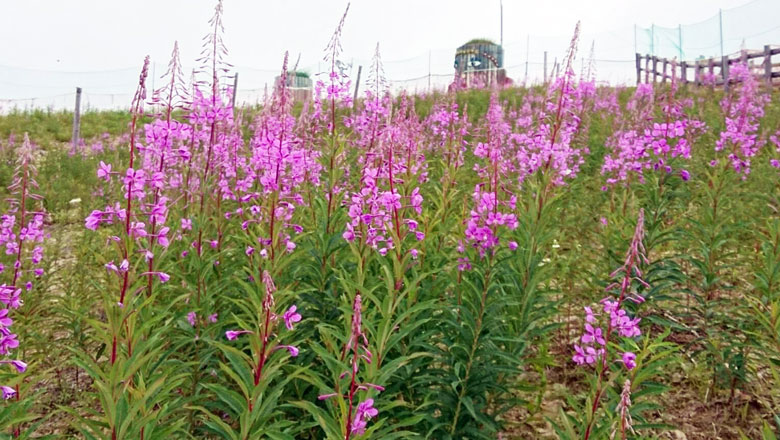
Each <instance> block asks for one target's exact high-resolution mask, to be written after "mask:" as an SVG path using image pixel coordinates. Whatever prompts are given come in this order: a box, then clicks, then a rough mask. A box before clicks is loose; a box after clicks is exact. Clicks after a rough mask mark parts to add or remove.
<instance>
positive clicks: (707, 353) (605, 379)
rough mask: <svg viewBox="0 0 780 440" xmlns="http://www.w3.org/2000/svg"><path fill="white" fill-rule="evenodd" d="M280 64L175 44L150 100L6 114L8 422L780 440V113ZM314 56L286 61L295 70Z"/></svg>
mask: <svg viewBox="0 0 780 440" xmlns="http://www.w3.org/2000/svg"><path fill="white" fill-rule="evenodd" d="M345 18H346V14H345V16H344V17H342V19H341V21H340V22H339V23H338V26H337V29H336V31H335V33H334V35H333V39H332V40H331V41H330V43H329V44H328V46H327V49H326V61H327V62H328V63H329V65H330V66H331V69H330V73H329V74H328V75H325V76H322V77H321V78H320V79H319V81H318V82H317V85H316V91H315V97H314V99H313V100H312V101H310V102H303V103H301V102H296V103H293V102H292V98H291V94H290V91H289V90H287V89H286V87H285V82H284V81H280V83H279V84H278V85H277V86H276V88H275V90H273V94H272V95H271V96H269V97H268V99H267V100H266V102H265V104H264V105H263V106H261V107H258V108H235V109H234V108H232V106H231V104H230V103H231V94H232V90H230V88H228V87H225V86H224V84H225V83H227V81H226V80H225V79H224V73H225V72H226V61H225V57H226V54H227V51H226V49H225V48H224V47H223V46H222V39H221V33H222V22H221V5H219V6H218V7H217V9H216V12H215V15H214V18H213V19H212V21H211V22H210V23H211V25H212V27H213V33H211V34H210V35H209V36H208V37H207V38H206V40H205V44H204V53H203V58H202V60H201V61H202V62H203V69H202V72H201V76H202V78H201V79H200V80H199V81H197V82H194V83H187V82H185V81H184V75H183V73H182V71H181V64H180V61H179V58H178V48H177V47H174V50H173V53H172V57H171V61H170V65H169V67H170V68H169V70H168V72H167V73H166V74H165V76H164V77H163V78H164V80H163V83H164V84H165V85H164V86H163V87H161V88H160V89H159V90H147V89H146V84H147V76H148V73H149V72H148V71H147V66H148V58H147V60H145V61H144V63H143V65H142V68H141V73H140V76H139V82H138V89H137V91H136V94H135V98H134V100H133V102H132V108H131V111H130V112H104V113H90V114H87V115H86V116H85V119H84V122H83V130H82V131H83V133H84V134H85V141H84V142H83V143H82V144H81V145H79V146H76V147H73V146H71V145H69V144H68V143H67V142H65V141H66V140H67V139H68V138H69V135H70V133H69V121H68V118H69V115H67V114H64V113H49V112H44V111H37V112H27V113H12V114H9V115H6V116H3V117H0V135H1V136H2V141H0V182H2V185H3V186H4V187H7V189H4V190H3V194H2V195H3V198H2V199H3V202H2V213H3V215H2V217H1V218H0V245H2V246H3V247H4V249H5V252H4V253H2V255H1V258H2V260H1V261H2V264H0V283H2V284H1V285H0V302H2V304H3V306H2V309H0V355H2V358H1V360H0V363H2V364H3V365H2V366H0V367H1V368H0V386H1V387H0V389H1V390H2V397H3V399H4V402H0V429H1V430H2V438H85V439H112V440H113V439H180V438H181V439H184V438H213V439H223V438H224V439H235V440H238V439H242V440H243V439H260V438H268V439H274V440H276V439H321V438H327V439H347V440H349V439H362V438H376V439H393V438H403V439H407V438H430V439H495V438H502V439H514V438H517V439H525V438H529V439H530V438H533V439H536V438H543V439H547V438H550V439H552V438H560V439H609V438H621V439H626V438H632V439H639V438H665V439H686V438H687V439H743V438H749V439H762V440H769V439H776V436H777V435H778V430H779V429H780V212H779V210H780V199H779V198H778V196H780V188H778V185H777V182H778V168H780V139H778V138H779V137H780V103H778V95H777V93H771V90H769V89H767V88H766V87H765V86H764V85H763V84H760V83H759V82H758V81H757V80H756V79H755V78H754V77H753V76H752V75H751V72H750V70H749V69H748V67H747V66H737V67H735V68H733V69H732V70H731V73H730V74H731V77H732V80H733V82H732V84H731V87H730V88H729V90H728V91H725V92H724V91H723V90H720V89H718V90H716V89H713V88H710V87H701V88H697V89H688V88H684V87H681V86H678V85H677V84H676V83H674V82H673V81H672V82H671V83H667V84H657V85H655V86H654V85H651V84H642V85H639V86H638V87H636V88H616V87H604V86H599V87H597V86H596V83H595V81H594V80H593V79H592V75H591V74H590V73H589V72H590V69H586V71H585V72H582V73H579V74H578V73H575V71H574V69H573V68H572V66H573V59H574V57H575V56H576V48H577V32H576V31H575V36H574V39H573V40H572V45H571V48H570V52H569V54H568V57H567V60H566V62H565V63H564V64H563V68H562V69H561V71H562V74H561V76H560V77H558V78H555V79H554V80H553V81H551V82H550V83H548V84H544V85H541V86H536V87H530V88H523V87H518V88H509V89H502V90H489V89H480V90H460V89H459V88H458V87H457V84H455V85H454V87H453V88H452V90H451V91H450V92H448V93H437V94H432V95H427V96H412V95H403V94H402V95H401V96H391V95H390V94H388V93H387V84H386V83H385V81H384V79H383V74H382V64H381V59H380V55H379V49H378V48H377V52H376V55H375V58H374V62H373V65H372V66H371V69H370V73H369V81H368V85H367V86H366V89H367V91H366V92H365V93H364V95H363V96H362V97H361V98H360V99H358V100H357V101H356V102H353V101H352V99H351V91H352V90H353V88H352V85H351V84H350V82H349V80H348V78H347V77H346V76H345V75H343V74H342V72H341V71H340V69H339V65H340V63H339V55H340V43H339V38H340V34H341V29H342V27H343V26H344V25H345ZM287 69H288V60H287V59H286V57H285V59H284V62H283V66H282V68H281V78H286V77H287Z"/></svg>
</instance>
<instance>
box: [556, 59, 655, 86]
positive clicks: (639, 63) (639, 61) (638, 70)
mask: <svg viewBox="0 0 780 440" xmlns="http://www.w3.org/2000/svg"><path fill="white" fill-rule="evenodd" d="M544 54H545V59H546V58H547V57H546V55H547V52H545V53H544ZM641 82H642V55H639V53H637V54H636V83H637V84H639V83H641Z"/></svg>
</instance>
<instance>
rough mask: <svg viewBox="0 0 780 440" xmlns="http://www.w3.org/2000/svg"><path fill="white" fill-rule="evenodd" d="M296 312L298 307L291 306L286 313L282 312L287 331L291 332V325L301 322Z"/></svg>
mask: <svg viewBox="0 0 780 440" xmlns="http://www.w3.org/2000/svg"><path fill="white" fill-rule="evenodd" d="M296 310H298V307H297V306H296V305H292V306H290V308H289V309H287V311H286V312H284V316H283V317H284V325H285V327H287V330H292V329H293V324H294V323H296V322H300V321H301V315H300V314H299V313H296Z"/></svg>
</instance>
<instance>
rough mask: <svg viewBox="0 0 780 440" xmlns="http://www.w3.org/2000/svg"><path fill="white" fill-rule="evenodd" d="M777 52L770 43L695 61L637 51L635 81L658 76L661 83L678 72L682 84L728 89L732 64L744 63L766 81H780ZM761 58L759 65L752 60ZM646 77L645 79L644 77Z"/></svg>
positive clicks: (646, 81)
mask: <svg viewBox="0 0 780 440" xmlns="http://www.w3.org/2000/svg"><path fill="white" fill-rule="evenodd" d="M778 54H780V47H772V46H769V45H766V46H764V50H763V51H761V50H742V51H741V52H740V53H738V54H736V55H727V56H723V57H721V58H708V59H702V60H698V61H694V62H687V61H681V62H677V61H676V60H669V59H667V58H659V57H657V56H652V55H642V54H639V53H638V54H636V83H637V84H640V83H642V82H645V83H650V82H653V83H656V82H659V78H660V82H661V83H665V82H666V81H667V80H670V81H671V79H672V77H673V76H675V77H676V78H677V80H678V81H680V82H682V83H683V84H695V85H697V86H701V85H710V86H722V87H724V88H726V89H728V87H729V66H732V65H734V64H738V63H745V64H748V65H749V67H750V68H751V69H752V70H753V71H754V73H755V74H756V75H757V76H760V77H761V78H762V79H763V80H764V82H765V83H766V84H767V85H769V86H771V85H772V84H778V85H780V82H776V81H774V79H775V78H780V63H772V56H773V55H778ZM759 58H762V59H763V61H762V62H761V63H760V64H758V65H756V64H755V63H751V62H750V60H753V59H759ZM643 64H644V66H643ZM672 66H674V68H673V67H672ZM659 67H660V69H659ZM758 69H760V70H758ZM689 70H692V71H693V72H692V73H693V76H692V77H689V76H688V71H689ZM643 73H644V78H643V75H642V74H643ZM643 79H644V81H642V80H643Z"/></svg>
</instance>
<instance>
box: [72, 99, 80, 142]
mask: <svg viewBox="0 0 780 440" xmlns="http://www.w3.org/2000/svg"><path fill="white" fill-rule="evenodd" d="M80 131H81V87H76V107H75V108H74V109H73V135H72V136H71V144H73V150H74V151H75V149H76V148H78V146H79V136H80V133H79V132H80Z"/></svg>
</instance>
